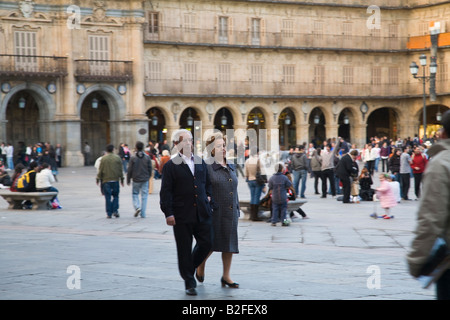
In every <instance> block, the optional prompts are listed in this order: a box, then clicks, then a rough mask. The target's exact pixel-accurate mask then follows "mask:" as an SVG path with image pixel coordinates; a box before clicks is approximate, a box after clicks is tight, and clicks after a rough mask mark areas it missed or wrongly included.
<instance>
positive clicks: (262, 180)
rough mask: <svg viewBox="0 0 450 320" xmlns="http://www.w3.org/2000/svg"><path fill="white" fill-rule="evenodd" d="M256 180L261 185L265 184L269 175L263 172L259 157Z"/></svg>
mask: <svg viewBox="0 0 450 320" xmlns="http://www.w3.org/2000/svg"><path fill="white" fill-rule="evenodd" d="M256 182H257V183H258V184H259V185H260V186H263V185H264V184H266V182H267V175H265V174H261V167H260V164H259V159H258V163H257V165H256Z"/></svg>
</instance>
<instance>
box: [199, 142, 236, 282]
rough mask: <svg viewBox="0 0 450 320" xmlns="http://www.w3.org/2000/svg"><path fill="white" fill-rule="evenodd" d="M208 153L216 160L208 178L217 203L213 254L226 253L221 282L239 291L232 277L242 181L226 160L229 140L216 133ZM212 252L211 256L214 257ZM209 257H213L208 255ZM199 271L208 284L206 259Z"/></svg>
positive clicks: (213, 222)
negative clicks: (226, 144)
mask: <svg viewBox="0 0 450 320" xmlns="http://www.w3.org/2000/svg"><path fill="white" fill-rule="evenodd" d="M206 146H207V150H208V151H210V152H208V153H209V154H210V155H211V156H212V157H211V158H208V159H207V160H206V161H205V162H206V163H207V168H208V175H209V178H210V180H211V184H212V194H213V198H214V201H215V206H214V207H213V210H214V211H213V215H212V224H213V247H212V252H213V251H216V252H222V263H223V276H222V278H221V279H220V282H221V284H222V287H225V286H228V287H230V288H238V287H239V284H237V283H235V282H233V281H232V280H231V277H230V269H231V260H232V257H233V254H235V253H239V249H238V234H237V227H238V220H239V198H238V191H237V185H238V179H237V176H236V171H235V168H234V166H233V165H232V164H229V163H227V160H226V158H225V155H226V148H225V139H224V137H223V136H222V134H221V133H216V134H213V135H212V136H211V137H210V138H209V139H208V140H207V142H206ZM212 252H210V255H211V254H212ZM208 257H209V256H208ZM207 259H208V258H206V259H205V261H204V262H203V263H202V264H201V265H200V266H199V267H198V268H197V273H196V277H197V280H198V281H199V282H203V281H204V275H205V264H206V260H207Z"/></svg>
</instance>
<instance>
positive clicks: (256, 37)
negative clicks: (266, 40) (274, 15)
mask: <svg viewBox="0 0 450 320" xmlns="http://www.w3.org/2000/svg"><path fill="white" fill-rule="evenodd" d="M251 30H252V31H251V36H252V40H251V41H252V45H253V46H259V45H260V44H261V19H259V18H253V19H252V26H251Z"/></svg>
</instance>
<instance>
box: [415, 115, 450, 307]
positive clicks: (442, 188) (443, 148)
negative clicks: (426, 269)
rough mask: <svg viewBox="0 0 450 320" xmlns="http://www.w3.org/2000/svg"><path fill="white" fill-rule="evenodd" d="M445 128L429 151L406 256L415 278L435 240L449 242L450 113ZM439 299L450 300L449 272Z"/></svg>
mask: <svg viewBox="0 0 450 320" xmlns="http://www.w3.org/2000/svg"><path fill="white" fill-rule="evenodd" d="M442 125H443V129H442V135H441V138H442V140H441V141H439V142H438V143H436V144H435V145H433V146H432V147H431V148H430V150H429V151H428V155H429V156H430V162H429V163H428V165H427V168H426V170H425V173H424V176H423V190H422V197H421V198H420V204H419V209H418V211H417V212H418V213H417V215H418V216H417V227H416V231H415V237H414V239H413V241H412V244H411V249H410V251H409V253H408V255H407V262H408V266H409V272H410V274H411V275H412V276H413V277H416V278H417V277H419V276H420V275H421V269H422V267H423V266H424V264H425V262H426V260H427V258H428V256H429V255H430V252H431V248H432V247H433V245H434V243H435V241H436V239H437V238H438V237H442V238H443V239H444V240H445V241H446V242H447V244H449V243H450V110H448V111H446V112H445V113H444V114H443V116H442ZM436 297H437V299H438V300H450V269H447V270H446V271H445V272H444V273H443V274H442V276H441V277H440V278H439V279H438V280H437V282H436Z"/></svg>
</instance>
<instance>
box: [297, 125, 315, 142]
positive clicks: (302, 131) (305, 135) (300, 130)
mask: <svg viewBox="0 0 450 320" xmlns="http://www.w3.org/2000/svg"><path fill="white" fill-rule="evenodd" d="M309 126H310V125H309V123H301V124H300V125H299V126H297V130H296V139H297V145H300V144H302V143H303V142H308V143H309V142H311V137H310V136H309Z"/></svg>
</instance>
